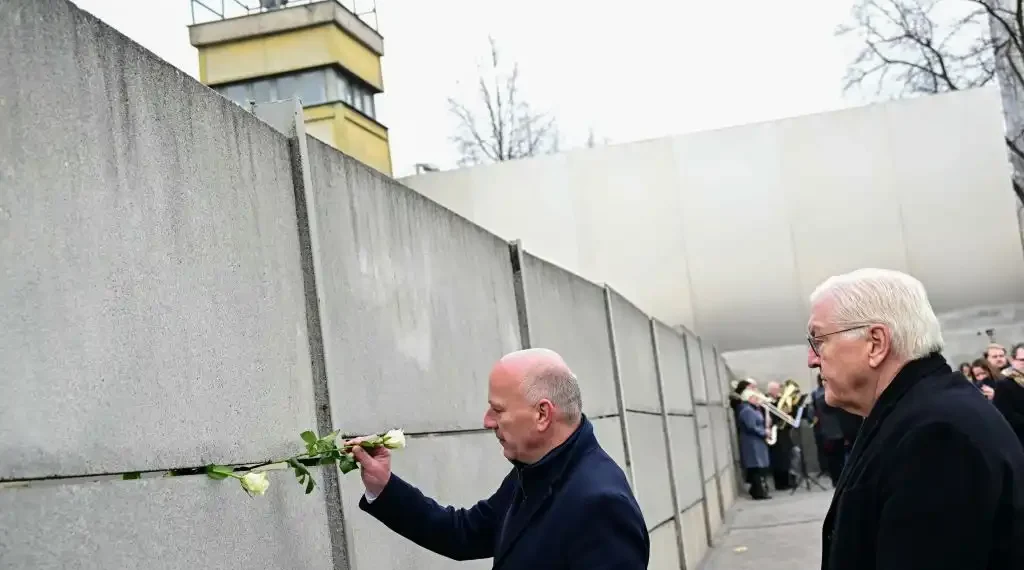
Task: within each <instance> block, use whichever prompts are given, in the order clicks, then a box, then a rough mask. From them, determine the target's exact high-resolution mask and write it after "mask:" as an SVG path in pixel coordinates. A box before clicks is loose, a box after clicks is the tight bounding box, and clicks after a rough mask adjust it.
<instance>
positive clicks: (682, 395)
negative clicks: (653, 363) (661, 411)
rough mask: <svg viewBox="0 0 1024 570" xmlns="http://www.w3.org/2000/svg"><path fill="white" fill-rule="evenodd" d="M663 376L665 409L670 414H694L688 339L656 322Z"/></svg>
mask: <svg viewBox="0 0 1024 570" xmlns="http://www.w3.org/2000/svg"><path fill="white" fill-rule="evenodd" d="M655 331H656V334H657V336H658V352H659V353H660V357H661V361H660V366H661V376H662V381H663V382H664V386H665V409H666V410H668V412H669V413H677V414H688V413H693V395H692V394H691V393H690V368H689V364H688V363H687V361H686V339H685V338H683V336H682V335H680V334H679V333H677V332H676V331H674V330H672V329H671V328H669V327H668V326H666V325H664V324H662V323H661V322H657V321H655Z"/></svg>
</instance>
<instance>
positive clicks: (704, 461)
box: [696, 404, 718, 481]
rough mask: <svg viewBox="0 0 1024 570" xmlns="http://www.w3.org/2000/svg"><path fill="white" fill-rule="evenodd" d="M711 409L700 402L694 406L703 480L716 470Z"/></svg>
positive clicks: (716, 461) (716, 460) (716, 462)
mask: <svg viewBox="0 0 1024 570" xmlns="http://www.w3.org/2000/svg"><path fill="white" fill-rule="evenodd" d="M712 409H713V407H712V406H706V405H701V404H698V405H697V408H696V413H697V429H698V432H697V434H698V437H699V440H700V455H701V467H702V468H703V470H704V473H703V477H704V480H705V481H707V480H708V478H710V477H711V476H712V475H713V474H714V473H715V471H717V469H716V465H717V464H718V459H717V454H715V448H714V445H715V439H714V437H713V435H714V431H713V429H712V424H711V421H712V420H711V412H712Z"/></svg>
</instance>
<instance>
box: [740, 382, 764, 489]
mask: <svg viewBox="0 0 1024 570" xmlns="http://www.w3.org/2000/svg"><path fill="white" fill-rule="evenodd" d="M736 392H738V393H739V399H738V401H737V402H735V404H734V408H733V409H734V410H735V411H736V428H737V431H739V444H740V464H741V465H742V466H743V469H744V470H745V471H746V475H747V483H749V484H750V496H751V498H753V499H758V500H761V499H770V498H771V496H770V495H769V494H768V471H769V466H770V465H771V460H770V456H769V453H768V443H767V441H765V440H766V438H767V437H768V426H766V425H765V417H764V413H763V412H762V411H761V406H760V405H759V404H758V399H757V392H756V391H755V390H754V389H753V388H751V387H750V383H749V382H747V381H741V382H740V383H739V384H737V386H736Z"/></svg>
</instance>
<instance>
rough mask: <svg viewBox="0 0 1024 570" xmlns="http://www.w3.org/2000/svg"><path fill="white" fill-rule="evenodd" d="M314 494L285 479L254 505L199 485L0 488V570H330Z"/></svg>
mask: <svg viewBox="0 0 1024 570" xmlns="http://www.w3.org/2000/svg"><path fill="white" fill-rule="evenodd" d="M313 473H314V476H315V477H316V479H317V481H322V480H323V478H322V477H321V474H320V473H319V470H314V471H313ZM321 493H322V490H319V489H318V490H317V491H315V493H314V494H312V495H308V496H307V495H303V489H302V488H301V487H300V486H299V485H298V483H297V482H296V481H295V478H294V477H293V476H292V474H291V472H289V471H284V472H275V473H273V474H272V475H271V486H270V489H269V490H268V491H267V494H266V495H264V496H262V497H255V498H250V497H248V496H247V495H246V494H245V492H243V491H242V489H241V488H240V487H239V486H238V484H237V482H235V481H233V480H225V481H214V480H212V479H209V478H207V477H205V476H190V477H175V478H159V479H142V480H137V481H102V482H92V483H73V484H63V485H45V486H34V487H29V488H14V489H4V490H0V568H5V569H6V568H9V569H11V570H15V569H26V570H28V569H31V570H111V569H113V568H117V569H118V570H180V569H182V568H225V569H228V568H230V569H237V570H243V569H250V568H304V569H305V568H308V569H310V570H332V569H333V565H332V562H331V544H330V538H329V537H328V535H327V514H326V512H325V503H324V499H323V495H322V494H321Z"/></svg>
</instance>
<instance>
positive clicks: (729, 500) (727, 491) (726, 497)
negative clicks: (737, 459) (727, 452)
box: [718, 465, 739, 511]
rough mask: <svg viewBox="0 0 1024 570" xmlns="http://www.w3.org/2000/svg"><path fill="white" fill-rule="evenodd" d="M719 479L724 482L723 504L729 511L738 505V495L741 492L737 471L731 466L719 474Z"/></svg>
mask: <svg viewBox="0 0 1024 570" xmlns="http://www.w3.org/2000/svg"><path fill="white" fill-rule="evenodd" d="M718 478H719V480H721V482H722V504H723V505H724V506H725V510H727V511H728V510H729V509H731V508H732V506H733V505H734V504H736V493H737V491H738V490H739V487H738V486H737V482H736V469H735V468H734V467H733V466H731V465H729V466H727V467H725V468H723V469H722V470H721V471H720V472H719V473H718Z"/></svg>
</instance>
